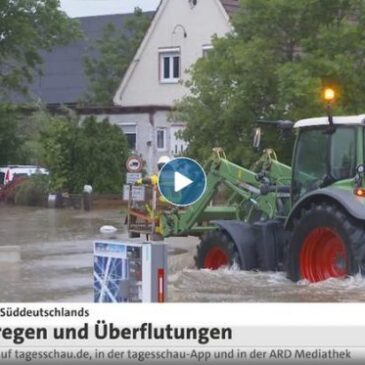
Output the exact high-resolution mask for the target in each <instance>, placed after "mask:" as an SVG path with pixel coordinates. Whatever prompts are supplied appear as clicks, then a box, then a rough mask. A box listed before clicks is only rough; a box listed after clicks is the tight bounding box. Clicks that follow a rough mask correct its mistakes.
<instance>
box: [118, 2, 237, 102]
mask: <svg viewBox="0 0 365 365" xmlns="http://www.w3.org/2000/svg"><path fill="white" fill-rule="evenodd" d="M227 19H228V17H227V15H226V14H225V12H224V11H222V7H221V6H220V5H218V2H217V1H216V0H198V2H197V5H196V6H194V7H192V6H191V3H190V2H189V1H188V0H163V1H162V4H161V6H160V11H159V13H158V14H157V15H156V16H155V23H154V24H152V26H151V30H150V38H148V36H147V37H146V39H145V47H144V49H142V47H141V50H142V53H141V54H140V55H139V59H138V58H137V59H136V60H135V62H134V64H132V66H131V68H130V70H129V71H132V72H129V73H127V76H126V79H125V80H124V85H125V88H124V89H122V90H121V89H120V90H119V91H118V93H117V95H116V97H115V102H116V104H118V105H122V106H142V105H163V106H171V105H173V104H174V101H175V100H177V99H180V98H182V97H183V96H184V95H185V94H186V93H187V90H186V88H185V87H183V86H182V85H181V84H180V83H179V84H161V83H160V80H159V52H158V51H159V49H160V48H163V47H180V49H181V69H182V79H183V80H184V81H185V80H186V79H187V77H188V76H187V75H186V74H185V72H184V71H185V70H186V69H188V68H189V67H190V66H191V65H192V64H193V63H195V62H196V60H197V59H198V58H200V57H201V56H202V53H203V46H204V45H207V44H210V43H211V38H212V36H213V35H214V34H217V35H218V36H223V35H225V34H226V33H227V32H229V31H230V29H231V28H230V25H229V22H228V20H227ZM184 29H185V31H186V35H187V36H186V38H185V37H184ZM147 38H148V39H147ZM137 57H138V56H137ZM128 77H129V79H128ZM122 86H123V84H122Z"/></svg>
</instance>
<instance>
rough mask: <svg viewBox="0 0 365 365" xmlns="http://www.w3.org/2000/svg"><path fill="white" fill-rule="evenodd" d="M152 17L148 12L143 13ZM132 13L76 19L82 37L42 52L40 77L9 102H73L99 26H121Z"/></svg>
mask: <svg viewBox="0 0 365 365" xmlns="http://www.w3.org/2000/svg"><path fill="white" fill-rule="evenodd" d="M146 14H147V15H148V16H152V14H153V13H152V12H150V13H146ZM131 16H133V14H115V15H102V16H91V17H83V18H78V20H79V22H80V28H81V31H82V32H83V33H84V35H85V38H84V39H83V40H80V41H78V42H74V43H71V44H69V45H68V46H66V47H56V48H54V49H53V50H52V51H51V52H42V53H41V55H42V58H43V76H38V75H37V76H35V78H34V82H33V83H32V84H31V85H30V86H29V97H22V96H19V95H13V96H12V98H11V99H12V101H13V102H16V103H24V102H27V101H30V100H39V99H40V100H41V101H42V102H44V103H46V104H75V103H77V102H79V101H80V99H81V98H82V97H83V96H84V95H85V92H86V90H87V86H88V81H87V78H86V75H85V73H84V66H83V58H84V57H85V56H86V54H87V50H88V47H89V46H90V45H93V44H95V41H96V40H97V39H99V38H100V37H101V35H102V31H103V28H104V27H105V26H106V25H107V24H108V23H112V24H114V25H115V27H116V28H117V29H123V28H124V24H125V22H126V20H127V19H128V18H130V17H131Z"/></svg>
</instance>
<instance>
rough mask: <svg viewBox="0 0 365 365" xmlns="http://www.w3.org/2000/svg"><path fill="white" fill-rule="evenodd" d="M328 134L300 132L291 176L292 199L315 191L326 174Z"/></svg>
mask: <svg viewBox="0 0 365 365" xmlns="http://www.w3.org/2000/svg"><path fill="white" fill-rule="evenodd" d="M328 138H329V135H328V134H324V133H322V131H321V130H318V129H313V130H308V131H302V132H301V134H300V137H299V140H298V144H297V148H296V157H295V161H294V176H293V198H294V200H297V199H298V198H299V197H300V196H302V195H304V194H305V193H307V192H309V191H311V190H314V189H316V187H318V186H317V183H318V182H319V181H321V179H322V178H323V176H325V175H326V172H327V161H328V148H327V146H328Z"/></svg>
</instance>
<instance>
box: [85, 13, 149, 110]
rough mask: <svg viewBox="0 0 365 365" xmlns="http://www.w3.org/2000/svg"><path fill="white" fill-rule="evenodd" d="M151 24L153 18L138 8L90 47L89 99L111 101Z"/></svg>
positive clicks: (105, 29)
mask: <svg viewBox="0 0 365 365" xmlns="http://www.w3.org/2000/svg"><path fill="white" fill-rule="evenodd" d="M149 24H150V18H149V17H147V16H146V15H145V14H143V13H142V10H141V9H139V8H136V9H135V11H134V15H133V16H132V17H130V18H128V19H127V20H126V22H125V24H124V26H123V29H121V30H120V29H117V28H116V27H115V26H114V25H113V24H112V23H110V24H108V25H107V26H106V27H105V28H104V30H103V34H102V37H101V38H100V39H99V40H98V41H96V45H95V46H94V47H90V50H89V53H90V55H88V56H87V57H85V59H84V67H85V73H86V76H87V78H88V80H89V90H88V92H87V95H86V97H85V101H86V102H89V103H96V104H100V105H110V104H112V100H113V97H114V94H115V92H116V90H117V88H118V86H119V83H120V81H121V79H122V78H123V75H124V73H125V72H126V70H127V68H128V66H129V65H130V63H131V62H132V59H133V57H134V55H135V53H136V51H137V48H138V46H139V44H140V43H141V41H142V39H143V37H144V35H145V33H146V30H147V28H148V26H149Z"/></svg>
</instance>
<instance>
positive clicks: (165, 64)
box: [159, 48, 181, 83]
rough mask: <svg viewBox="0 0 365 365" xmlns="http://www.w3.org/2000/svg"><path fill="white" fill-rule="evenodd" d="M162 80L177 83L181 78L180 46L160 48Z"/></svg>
mask: <svg viewBox="0 0 365 365" xmlns="http://www.w3.org/2000/svg"><path fill="white" fill-rule="evenodd" d="M159 54H160V82H161V83H177V82H179V80H180V73H181V71H180V70H181V56H180V48H170V49H160V51H159Z"/></svg>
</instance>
